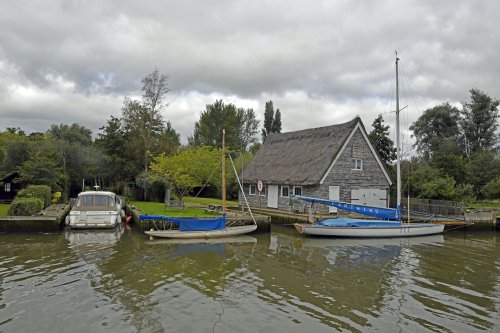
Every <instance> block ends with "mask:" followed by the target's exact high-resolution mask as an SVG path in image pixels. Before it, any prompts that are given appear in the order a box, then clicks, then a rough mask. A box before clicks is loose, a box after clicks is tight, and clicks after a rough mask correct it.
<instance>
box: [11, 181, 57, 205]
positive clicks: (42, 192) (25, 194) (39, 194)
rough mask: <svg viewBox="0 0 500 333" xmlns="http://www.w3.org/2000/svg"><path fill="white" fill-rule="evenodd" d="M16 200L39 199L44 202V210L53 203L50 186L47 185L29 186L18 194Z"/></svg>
mask: <svg viewBox="0 0 500 333" xmlns="http://www.w3.org/2000/svg"><path fill="white" fill-rule="evenodd" d="M16 198H39V199H41V200H42V204H43V207H42V209H43V208H45V207H48V206H50V204H51V202H52V193H51V191H50V186H47V185H29V186H28V187H26V188H24V189H22V190H21V191H19V192H18V193H17V196H16Z"/></svg>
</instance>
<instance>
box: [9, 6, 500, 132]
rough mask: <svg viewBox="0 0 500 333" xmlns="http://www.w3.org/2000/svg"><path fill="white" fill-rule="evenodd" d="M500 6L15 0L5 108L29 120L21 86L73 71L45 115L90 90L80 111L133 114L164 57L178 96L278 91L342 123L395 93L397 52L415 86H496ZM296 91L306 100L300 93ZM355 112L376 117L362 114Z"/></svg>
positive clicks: (443, 89) (419, 92) (435, 94)
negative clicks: (135, 99)
mask: <svg viewBox="0 0 500 333" xmlns="http://www.w3.org/2000/svg"><path fill="white" fill-rule="evenodd" d="M498 12H500V2H498V1H494V0H489V1H480V2H477V1H475V2H471V1H465V0H462V1H453V2H447V1H431V0H426V1H408V2H404V3H402V2H399V1H389V0H387V1H377V2H370V1H366V2H357V1H354V2H353V1H332V2H323V3H315V2H313V3H311V2H310V1H305V0H301V1H273V2H263V3H256V2H249V1H229V0H227V1H215V2H210V3H208V2H200V1H169V2H165V1H148V2H138V1H132V0H130V1H98V0H94V1H47V2H43V3H42V4H40V3H39V4H36V3H35V4H33V2H31V1H22V0H19V1H8V2H7V1H5V2H3V3H1V4H0V64H1V63H6V64H8V68H7V69H5V68H3V69H2V67H1V66H0V74H1V75H2V76H3V79H2V78H0V88H1V90H0V96H4V97H5V98H3V99H2V100H0V115H1V116H2V120H3V121H2V123H3V122H4V121H6V122H7V120H8V119H10V118H8V117H7V110H11V111H9V112H14V113H16V112H18V113H19V117H18V118H19V119H22V117H24V113H23V108H24V109H30V108H27V107H26V106H25V105H24V104H23V103H16V101H13V100H12V98H13V97H12V96H11V98H9V89H8V87H11V86H12V85H23V86H34V87H36V88H37V89H38V90H39V92H40V93H43V92H44V91H45V92H46V93H47V94H52V93H53V84H54V83H53V82H51V81H50V80H49V79H48V78H50V77H61V78H62V79H64V80H65V81H67V82H72V83H73V84H74V91H73V92H72V93H71V94H61V95H60V98H58V99H55V100H52V105H51V106H50V107H49V106H48V105H49V104H50V101H48V100H46V101H45V102H44V103H46V104H45V106H43V105H42V106H40V107H38V108H37V110H38V111H37V112H38V113H44V112H47V115H44V117H49V118H50V117H51V115H50V109H54V108H57V109H61V110H62V109H70V108H71V107H72V106H73V107H74V103H72V101H71V98H75V96H79V97H77V100H78V101H79V103H82V104H83V105H80V106H78V108H79V109H81V110H87V111H86V112H88V114H89V117H87V119H94V118H95V119H96V121H95V123H97V119H99V120H100V122H101V125H102V124H104V123H105V119H107V117H108V116H109V115H108V114H107V113H106V117H103V112H102V110H101V109H105V108H107V107H110V105H108V104H106V103H104V107H103V108H99V107H98V105H99V103H100V102H99V101H100V99H99V98H102V96H107V97H106V98H108V99H109V100H113V101H114V102H113V103H111V104H112V105H113V107H115V108H116V109H114V110H113V112H115V113H120V109H119V107H120V106H121V101H122V100H123V97H124V96H130V95H137V94H140V87H141V82H140V80H141V78H142V77H144V75H146V74H147V73H149V72H151V70H152V69H153V68H154V67H158V68H159V69H160V71H162V72H164V73H168V74H169V77H170V85H171V88H172V94H171V98H172V99H176V98H178V97H179V96H191V97H192V96H193V95H190V92H196V93H198V94H201V95H203V96H205V98H206V99H208V97H209V96H212V94H213V93H218V94H220V96H237V97H238V98H240V99H250V100H253V101H255V102H256V103H259V105H263V103H264V102H265V101H264V100H263V98H265V97H264V96H275V97H276V98H277V99H280V102H281V104H282V105H283V107H282V108H281V109H282V110H283V111H285V109H286V108H287V107H288V108H289V109H288V110H289V113H288V114H289V116H290V117H291V118H293V119H294V120H293V121H294V122H300V119H301V118H304V115H303V113H304V112H308V111H306V110H304V109H301V108H306V107H313V108H314V109H317V110H324V111H323V112H317V113H315V116H317V117H319V121H320V122H325V121H331V122H340V121H343V120H344V119H340V118H343V116H342V115H340V114H338V113H336V114H335V118H331V116H330V114H331V113H332V111H327V109H329V108H331V107H339V106H342V105H344V106H346V108H348V107H347V105H351V106H352V107H353V108H354V107H356V106H358V107H361V105H362V106H363V108H368V104H367V103H370V102H373V101H375V100H386V99H387V98H388V97H390V95H391V84H392V82H393V76H394V74H393V71H394V56H393V52H394V50H395V49H397V50H398V51H399V52H400V58H401V59H402V65H403V68H402V69H403V70H404V74H405V76H404V77H403V83H404V80H407V82H408V83H409V84H410V87H411V89H412V91H411V94H413V95H414V98H416V99H419V100H422V101H425V102H423V104H426V103H428V102H430V101H440V102H444V101H452V102H457V101H461V100H466V99H467V98H468V90H469V89H470V88H473V87H474V88H480V89H483V90H485V91H486V92H488V93H489V94H491V95H493V96H495V94H498V91H500V81H498V80H497V78H496V76H497V73H499V72H500V65H499V63H498V61H497V60H496V58H497V57H498V56H497V55H498V53H499V48H500V46H499V45H500V30H498V29H497V28H496V24H497V15H496V13H498ZM12 68H15V70H14V71H13V70H12ZM7 72H8V73H7ZM7 74H8V75H7ZM294 92H300V93H301V94H302V96H306V97H304V98H303V99H302V100H301V101H299V100H300V99H299V100H297V101H295V102H294V101H293V100H291V101H290V100H286V98H287V96H288V97H290V96H292V95H293V94H294ZM408 93H410V92H408ZM280 96H281V97H283V99H281V98H280ZM496 97H498V96H496ZM7 101H9V103H11V104H9V106H8V108H7V105H6V103H7ZM55 103H59V104H57V105H56V104H55ZM86 104H88V105H89V106H88V107H86V106H85V105H86ZM190 104H193V105H194V104H196V103H190ZM23 105H24V106H23ZM16 110H17V111H16ZM292 110H293V111H292ZM200 111H201V110H199V109H194V110H189V111H187V110H185V111H183V113H177V111H171V112H170V113H169V112H167V113H166V115H169V117H173V119H172V122H173V124H174V126H175V125H176V122H177V123H178V124H179V125H178V126H180V127H181V128H182V133H188V132H189V130H188V124H187V121H186V120H184V119H193V118H196V116H197V115H198V114H199V112H200ZM256 111H257V112H258V113H259V112H263V107H262V110H256ZM94 112H95V113H94ZM335 112H339V111H335ZM345 112H347V111H345ZM355 112H356V114H358V113H359V114H369V111H367V110H365V109H363V110H350V111H348V113H349V115H352V113H355ZM187 113H189V116H186V114H187ZM354 115H355V114H354ZM52 117H53V116H52ZM182 117H184V118H182ZM14 119H16V116H14V117H13V118H12V119H11V120H8V121H9V122H10V121H14ZM174 120H175V121H174ZM290 120H291V119H290ZM84 121H85V120H84ZM284 121H285V119H284ZM18 122H19V121H18ZM308 124H313V123H312V120H308ZM305 125H306V123H304V126H305ZM92 126H94V127H95V126H96V125H92Z"/></svg>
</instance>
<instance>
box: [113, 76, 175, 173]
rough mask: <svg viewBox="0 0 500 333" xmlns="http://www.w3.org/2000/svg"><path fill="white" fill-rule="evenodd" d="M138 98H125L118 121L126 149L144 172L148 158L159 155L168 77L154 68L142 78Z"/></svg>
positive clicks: (163, 127)
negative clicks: (121, 124)
mask: <svg viewBox="0 0 500 333" xmlns="http://www.w3.org/2000/svg"><path fill="white" fill-rule="evenodd" d="M142 84H143V87H142V92H143V95H142V98H141V100H132V99H130V98H125V100H124V102H123V107H122V116H123V118H122V120H123V128H124V130H125V134H126V136H127V137H129V138H134V140H128V142H127V149H128V151H129V152H130V153H131V154H130V155H131V156H134V158H135V161H136V164H137V166H140V168H141V169H142V170H145V171H147V170H148V166H149V163H150V159H151V157H150V155H151V154H157V153H159V151H158V147H159V141H158V140H159V138H160V136H161V134H162V132H163V131H164V129H165V123H164V120H163V117H162V115H161V111H162V109H163V108H165V107H166V106H167V103H166V102H165V98H166V95H167V93H168V92H169V88H168V77H167V75H165V74H160V73H159V71H158V69H155V70H154V71H153V72H152V73H150V74H148V75H147V76H146V77H144V78H143V79H142Z"/></svg>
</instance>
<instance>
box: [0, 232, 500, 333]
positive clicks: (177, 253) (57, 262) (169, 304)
mask: <svg viewBox="0 0 500 333" xmlns="http://www.w3.org/2000/svg"><path fill="white" fill-rule="evenodd" d="M499 240H500V238H499V236H498V235H497V233H495V232H472V231H465V232H464V231H459V232H447V233H445V234H444V235H438V236H429V237H423V238H408V239H375V240H354V239H328V238H310V237H302V236H300V235H298V234H297V233H296V232H295V231H294V230H293V229H292V228H287V227H278V226H273V227H272V231H271V233H259V234H253V235H248V236H241V237H238V238H231V239H223V240H218V241H215V240H213V241H205V242H201V243H186V242H182V243H180V242H172V241H166V240H153V241H151V240H149V239H148V238H147V237H146V236H145V235H143V234H141V233H140V232H138V231H135V230H124V229H121V230H116V231H108V232H103V231H100V232H90V231H87V232H62V233H56V234H0V332H311V333H312V332H332V331H354V332H358V331H359V332H367V331H368V332H426V331H432V332H480V331H488V332H495V331H496V332H498V331H500V315H499V312H500V274H499V273H500V242H499Z"/></svg>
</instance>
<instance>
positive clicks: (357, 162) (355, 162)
mask: <svg viewBox="0 0 500 333" xmlns="http://www.w3.org/2000/svg"><path fill="white" fill-rule="evenodd" d="M352 170H363V160H362V159H359V158H353V159H352Z"/></svg>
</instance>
